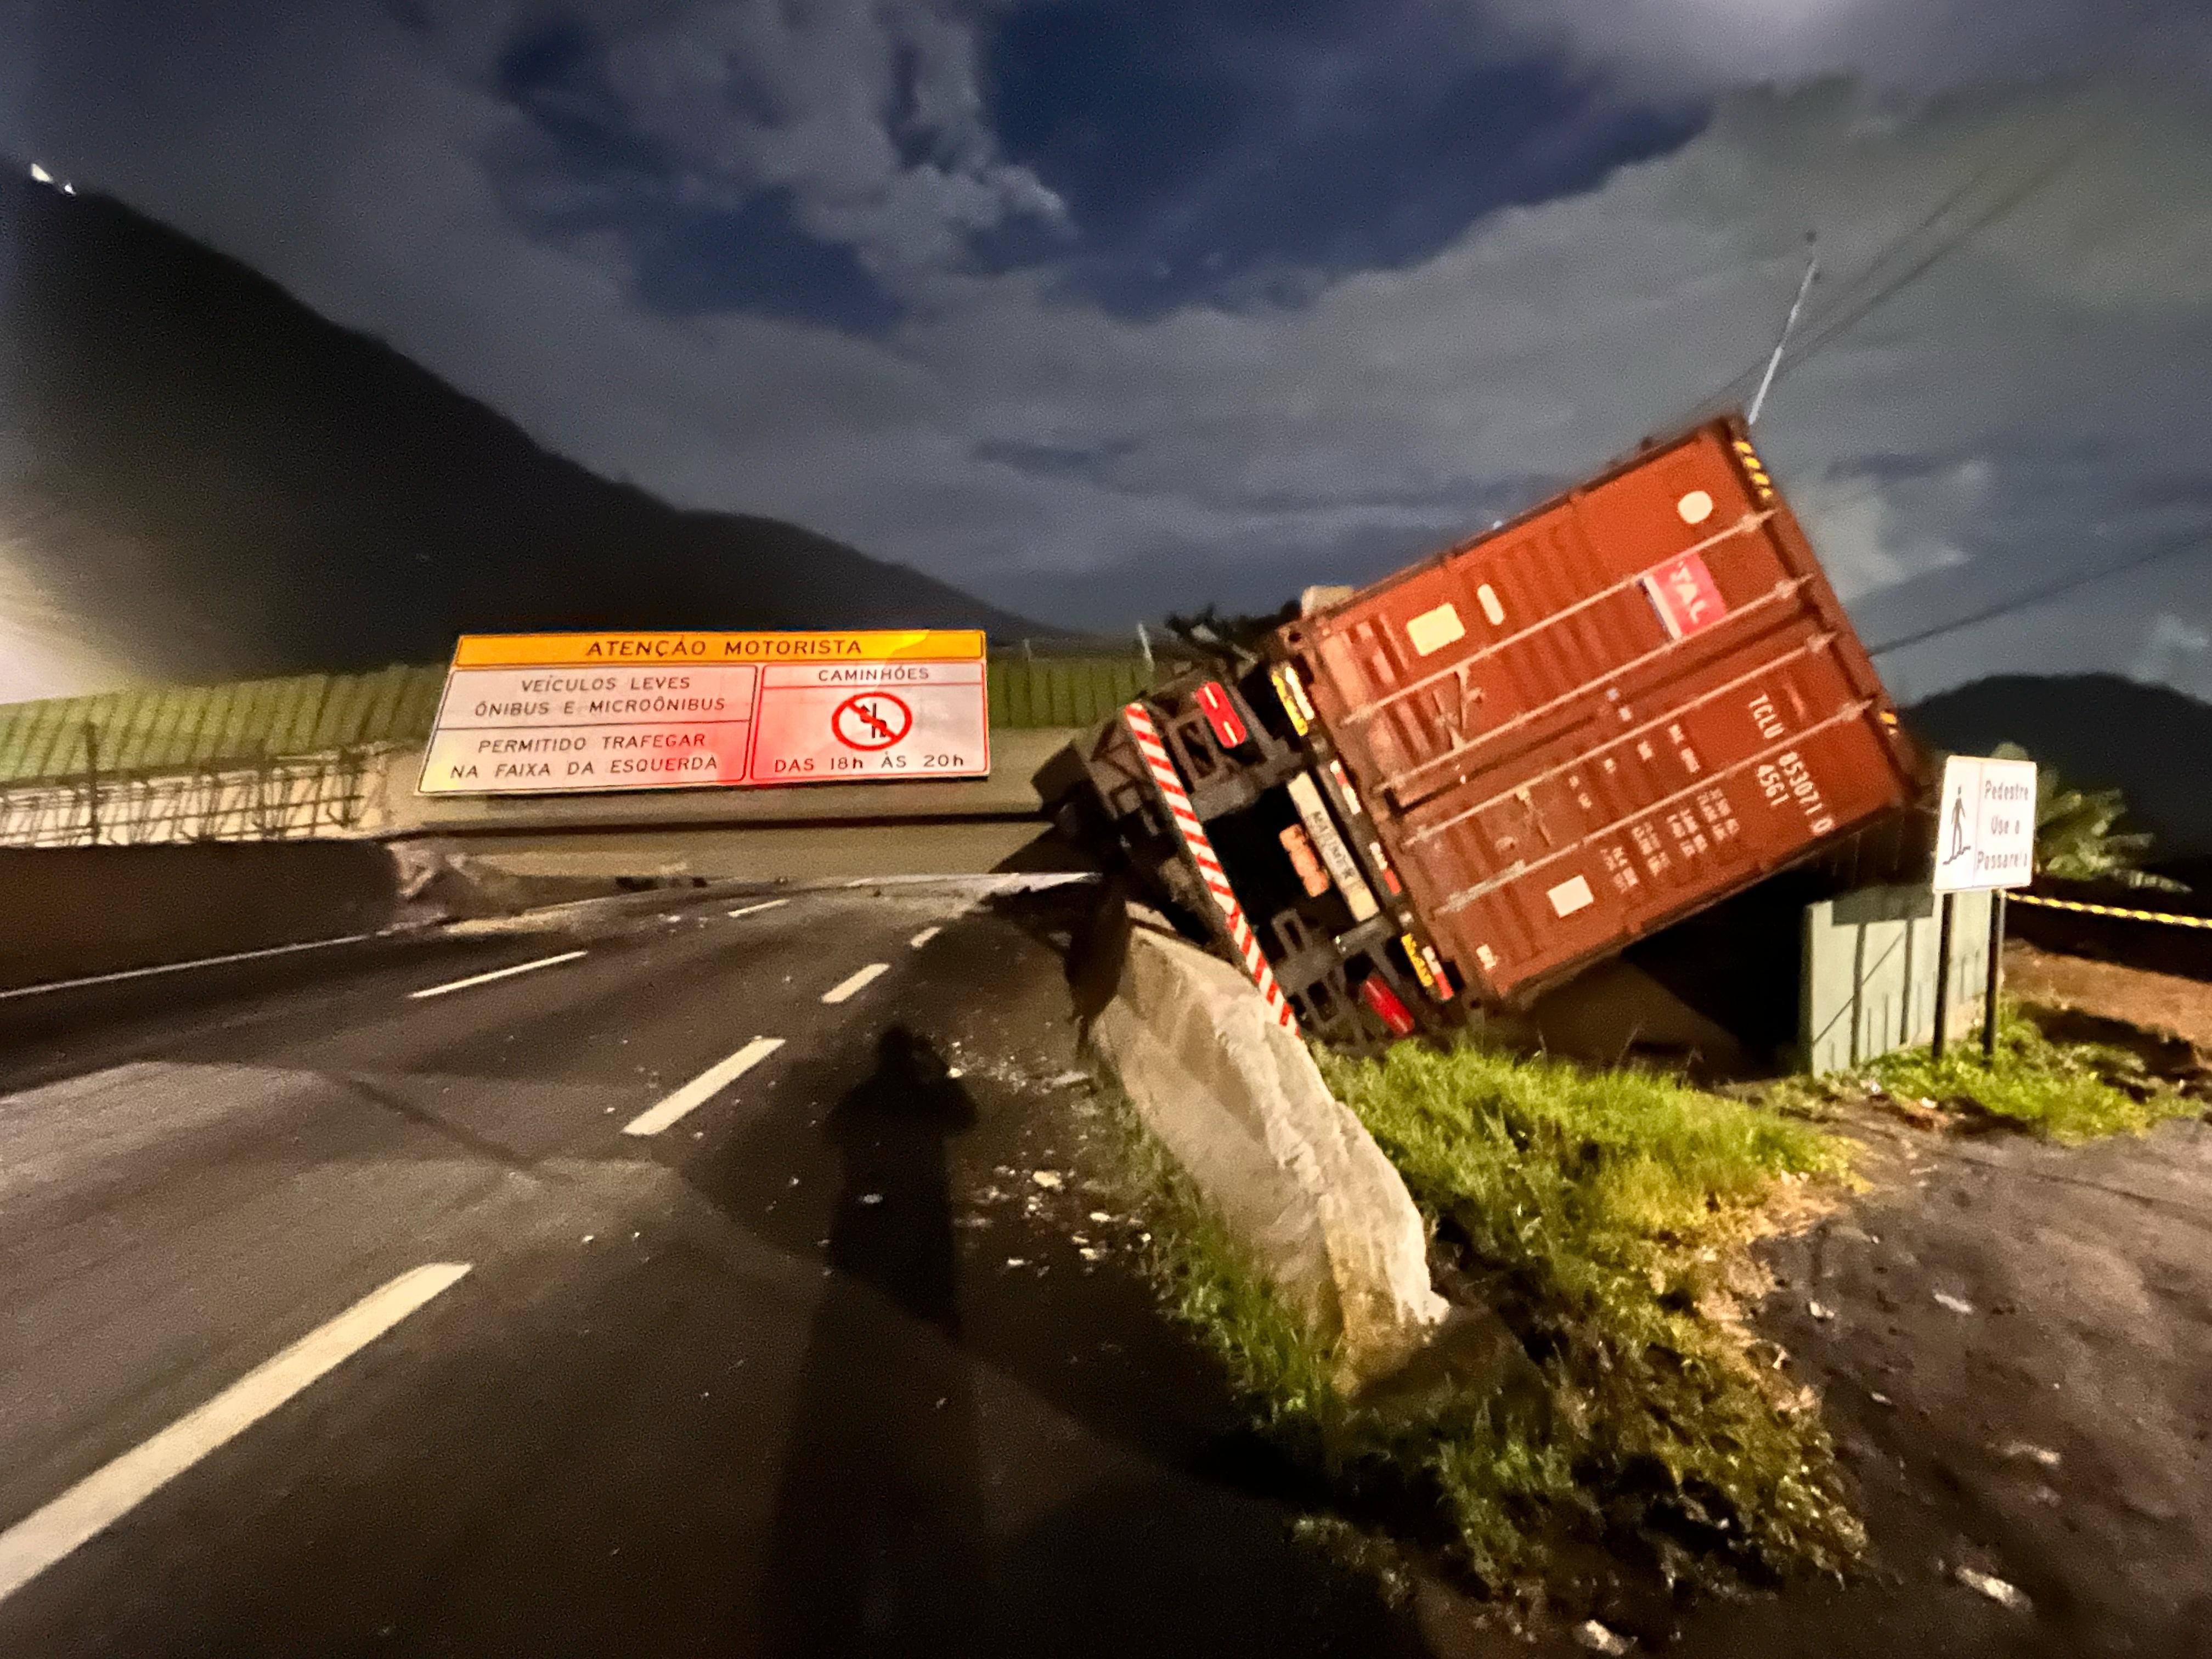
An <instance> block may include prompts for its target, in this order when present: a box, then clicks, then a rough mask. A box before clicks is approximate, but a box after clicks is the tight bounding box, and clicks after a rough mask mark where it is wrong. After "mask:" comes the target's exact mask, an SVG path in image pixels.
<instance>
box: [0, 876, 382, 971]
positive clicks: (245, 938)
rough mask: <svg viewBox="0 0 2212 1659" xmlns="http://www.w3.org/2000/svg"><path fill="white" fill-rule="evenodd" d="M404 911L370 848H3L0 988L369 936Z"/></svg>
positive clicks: (0, 901) (0, 914) (0, 904)
mask: <svg viewBox="0 0 2212 1659" xmlns="http://www.w3.org/2000/svg"><path fill="white" fill-rule="evenodd" d="M402 904H403V901H402V898H401V896H400V881H399V876H398V866H397V864H396V863H395V861H394V860H393V858H392V854H390V853H388V852H386V850H385V849H384V848H381V847H379V846H375V845H374V844H371V843H367V842H209V843H205V844H202V845H197V846H189V845H188V846H168V847H61V848H40V849H36V850H26V849H23V848H0V918H4V920H0V988H5V989H15V988H19V987H23V986H27V985H38V984H44V983H46V982H47V981H52V980H63V979H76V978H80V977H83V976H85V975H93V974H106V973H116V972H120V971H122V970H124V969H132V968H149V967H156V966H160V965H162V964H165V963H173V962H186V961H192V960H195V959H197V958H200V957H217V956H227V955H229V954H231V953H232V952H234V951H255V950H263V949H266V948H267V947H269V946H270V945H300V944H305V943H307V942H309V941H311V940H316V939H337V938H343V937H345V936H347V935H350V934H356V933H376V932H379V931H380V930H382V929H384V928H386V927H391V926H392V925H393V924H394V923H395V922H396V921H398V920H399V919H400V916H401V912H402Z"/></svg>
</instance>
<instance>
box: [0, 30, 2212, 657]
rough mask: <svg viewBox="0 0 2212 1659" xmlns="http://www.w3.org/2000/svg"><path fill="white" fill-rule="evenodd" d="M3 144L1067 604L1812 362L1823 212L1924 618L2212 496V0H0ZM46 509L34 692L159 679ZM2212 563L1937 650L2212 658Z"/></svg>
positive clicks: (1895, 552) (1622, 429) (1796, 374)
mask: <svg viewBox="0 0 2212 1659" xmlns="http://www.w3.org/2000/svg"><path fill="white" fill-rule="evenodd" d="M0 154H6V155H15V156H17V157H21V158H23V159H24V160H30V159H33V158H35V159H37V160H39V161H41V162H42V163H43V164H44V165H45V166H46V167H48V168H49V169H51V170H52V173H54V174H55V175H56V176H57V177H61V178H67V179H72V180H74V181H76V184H77V185H78V186H79V187H80V188H81V189H96V190H99V191H105V192H107V193H110V194H112V195H114V196H116V197H118V198H120V199H122V200H123V201H125V202H126V203H128V204H131V205H132V206H134V207H136V208H137V209H139V210H141V211H143V212H145V213H147V214H149V215H151V216H154V217H155V218H158V219H161V220H162V221H165V222H168V223H170V224H173V225H175V226H177V227H178V228H181V229H183V230H185V231H186V232H188V233H190V234H193V235H195V236H197V237H200V238H202V239H204V240H207V241H209V242H210V243H212V244H213V245H214V246H217V247H219V248H221V249H222V250H224V251H225V252H229V253H232V254H234V255H236V256H237V257H239V258H242V259H244V260H245V261H246V262H247V263H248V264H252V265H253V266H255V267H256V268H258V269H259V270H262V271H264V272H265V273H267V274H268V275H270V276H272V277H274V278H275V279H276V280H277V281H278V282H280V283H283V285H284V286H286V287H287V288H289V289H290V290H292V291H293V292H294V293H295V294H296V295H298V296H299V297H301V299H302V300H304V301H306V302H307V303H308V304H309V305H311V306H313V307H314V308H316V309H317V310H319V311H320V312H322V313H324V314H325V315H326V316H329V317H331V318H332V319H335V320H337V321H338V322H341V323H343V324H345V325H349V326H351V327H356V328H360V329H363V330H365V331H368V332H370V333H373V334H374V335H377V336H379V337H381V338H384V339H386V340H387V341H389V342H390V343H392V345H394V346H395V347H397V348H398V349H400V350H402V351H404V353H406V354H407V355H408V356H411V357H413V358H415V359H416V361H418V362H421V363H422V364H424V365H425V366H426V367H428V368H430V369H431V370H433V371H434V372H435V373H436V374H440V375H441V376H442V377H444V378H445V379H447V380H450V381H452V382H453V384H454V385H456V386H459V387H460V388H461V389H462V390H464V391H465V392H470V393H471V394H472V395H475V396H477V397H480V398H484V399H485V400H487V401H488V402H489V403H491V404H494V405H495V407H497V408H498V409H500V410H502V411H503V412H505V413H506V414H507V415H508V416H512V417H513V419H515V420H516V421H518V422H520V423H521V424H522V425H523V426H524V427H526V428H527V429H528V430H529V431H530V432H531V433H532V435H535V436H536V437H537V438H538V439H539V440H540V441H543V442H544V443H546V444H547V445H549V446H550V447H553V448H555V449H557V450H559V451H561V452H562V453H566V454H568V455H570V456H573V457H574V458H575V459H578V460H580V461H582V462H584V463H585V464H586V465H590V466H592V467H593V468H595V469H597V470H599V471H602V472H605V473H606V474H608V475H610V476H614V477H623V478H628V479H631V480H634V481H635V482H637V483H640V484H642V485H644V486H646V487H647V488H648V489H653V490H654V491H655V492H657V493H659V494H660V495H664V496H665V497H666V498H667V499H669V500H671V501H676V502H678V503H680V504H683V505H687V506H701V507H718V508H726V509H730V510H733V511H744V512H753V513H770V514H775V515H778V516H781V517H785V518H788V519H791V520H795V521H797V522H799V523H801V524H804V525H806V526H810V527H811V528H814V529H817V530H819V531H822V532H826V533H828V534H829V535H832V536H836V537H839V538H842V539H845V540H847V541H849V542H851V543H852V544H854V545H855V546H858V547H860V548H861V549H863V550H866V551H867V552H870V553H872V554H875V555H878V556H882V557H885V558H890V559H895V560H898V561H901V562H906V563H909V564H912V565H915V566H916V567H918V568H921V569H924V570H927V571H928V572H930V573H931V574H935V575H938V576H940V577H942V578H944V579H945V580H951V581H953V582H956V583H958V584H960V585H961V586H964V587H966V588H968V589H969V591H970V592H975V593H976V594H978V595H981V596H983V597H985V598H987V599H990V600H991V601H993V602H994V603H996V604H999V605H1005V606H1007V607H1010V608H1012V609H1016V610H1019V611H1024V612H1026V613H1027V614H1029V615H1031V616H1034V617H1040V618H1042V619H1046V620H1048V621H1052V622H1055V623H1067V624H1075V625H1082V626H1088V627H1096V628H1099V629H1121V628H1124V627H1126V626H1127V624H1128V623H1131V622H1133V621H1134V620H1135V619H1137V618H1139V617H1152V618H1157V617H1159V616H1160V615H1162V614H1163V613H1164V611H1168V610H1170V609H1172V608H1178V607H1188V606H1191V605H1196V604H1199V603H1200V602H1203V601H1206V600H1209V599H1211V600H1215V601H1218V602H1220V603H1222V604H1223V605H1226V606H1229V607H1231V608H1243V609H1253V610H1258V609H1263V608H1271V607H1273V605H1276V604H1277V603H1279V601H1280V600H1281V599H1284V598H1285V597H1286V596H1287V595H1289V594H1291V593H1292V592H1295V591H1296V590H1297V587H1298V586H1301V585H1303V584H1304V583H1306V582H1309V581H1316V580H1329V579H1332V578H1341V579H1364V578H1370V577H1372V576H1374V575H1376V574H1380V573H1381V572H1382V571H1383V570H1385V569H1387V568H1389V567H1390V566H1391V565H1393V564H1395V563H1397V562H1401V561H1402V560H1404V559H1406V558H1409V557H1411V556H1415V555H1418V554H1419V553H1422V552H1425V551H1428V550H1431V549H1432V548H1434V547H1435V546H1437V544H1441V543H1443V541H1445V540H1448V539H1449V538H1454V537H1455V536H1458V535H1460V534H1463V533H1465V532H1468V530H1470V529H1473V528H1477V527H1480V526H1483V525H1486V524H1487V523H1489V522H1490V521H1491V520H1492V519H1493V518H1495V517H1497V516H1499V515H1501V514H1503V513H1508V512H1510V511H1512V510H1514V509H1516V508H1517V507H1520V506H1522V505H1525V504H1526V503H1527V502H1528V501H1531V500H1532V499H1534V497H1536V496H1537V495H1541V494H1543V493H1546V492H1547V491H1548V490H1550V489H1554V488H1557V487H1559V485H1561V484H1564V483H1568V482H1571V480H1572V479H1573V477H1575V476H1576V475H1577V474H1579V473H1581V472H1583V471H1587V470H1588V469H1589V468H1591V467H1592V466H1595V465H1598V464H1600V463H1602V462H1603V461H1605V460H1607V459H1609V458H1611V457H1612V456H1613V455H1615V454H1617V453H1620V452H1621V451H1623V450H1626V449H1627V448H1629V447H1632V446H1633V444H1634V443H1635V441H1637V440H1638V438H1639V437H1641V436H1643V435H1645V434H1646V433H1648V432H1650V431H1651V430H1653V429H1655V428H1661V427H1664V426H1667V425H1668V424H1671V423H1673V422H1675V421H1677V420H1678V419H1680V418H1681V417H1682V416H1685V415H1686V414H1687V413H1688V412H1689V411H1690V410H1692V408H1693V407H1694V406H1695V405H1697V404H1699V401H1700V400H1701V399H1703V398H1708V397H1709V396H1711V395H1713V394H1715V393H1716V392H1722V391H1723V390H1724V389H1726V388H1727V387H1728V386H1729V383H1730V382H1731V380H1735V378H1736V377H1738V376H1739V375H1740V374H1741V373H1742V372H1743V371H1745V370H1746V369H1747V368H1753V367H1755V365H1756V364H1757V363H1758V362H1759V359H1760V358H1761V357H1762V356H1764V354H1765V350H1766V349H1768V347H1769V346H1771V343H1772V340H1773V337H1774V334H1775V331H1776V329H1777V327H1778V325H1779V322H1780V319H1781V317H1782V315H1783V313H1784V311H1785V310H1786V309H1787V307H1788V304H1789V301H1790V295H1791V294H1792V293H1793V292H1794V290H1795V289H1796V282H1797V278H1798V275H1799V272H1800V270H1801V268H1802V260H1803V257H1804V254H1803V248H1804V239H1805V236H1806V233H1807V232H1808V230H1817V231H1818V233H1819V237H1820V258H1821V262H1822V267H1823V271H1824V280H1823V281H1822V282H1821V283H1820V285H1819V286H1817V287H1816V288H1815V289H1814V296H1813V300H1812V301H1811V303H1810V306H1809V307H1808V318H1807V326H1806V328H1805V330H1804V331H1803V333H1802V341H1803V343H1804V345H1805V347H1806V349H1805V351H1804V353H1803V354H1802V356H1801V357H1800V358H1799V359H1798V360H1797V362H1796V363H1795V364H1794V365H1793V366H1792V368H1791V369H1790V372H1789V373H1787V374H1785V375H1784V378H1783V380H1781V382H1780V383H1779V385H1778V388H1777V390H1776V392H1775V393H1774V396H1773V398H1772V400H1771V404H1770V405H1769V408H1768V410H1767V412H1766V415H1765V418H1764V419H1763V420H1762V422H1761V431H1762V443H1763V447H1764V448H1765V450H1766V451H1767V453H1768V455H1769V458H1770V459H1771V461H1772V463H1773V464H1774V465H1775V466H1776V468H1777V470H1778V473H1779V474H1780V476H1781V477H1782V478H1783V480H1784V483H1785V485H1786V487H1787V488H1788V489H1790V493H1791V495H1792V497H1793V499H1794V500H1795V501H1796V504H1797V505H1798V507H1799V509H1800V511H1801V513H1802V514H1803V516H1804V517H1805V518H1806V520H1808V526H1809V527H1810V529H1811V530H1812V532H1813V536H1814V544H1815V545H1816V547H1817V548H1818V549H1819V550H1820V552H1821V554H1822V556H1823V557H1824V559H1825V561H1826V563H1827V565H1828V568H1829V569H1830V572H1831V574H1832V576H1833V577H1834V578H1835V580H1836V582H1837V585H1838V589H1839V590H1840V591H1841V592H1842V593H1843V595H1844V598H1845V599H1846V600H1847V602H1849V603H1850V605H1851V607H1852V610H1853V611H1854V613H1855V615H1856V616H1857V618H1858V620H1859V623H1860V625H1861V627H1862V629H1863V632H1864V633H1865V634H1866V635H1868V636H1869V640H1870V641H1873V642H1875V643H1880V642H1881V641H1887V640H1889V639H1893V638H1899V637H1902V636H1904V635H1910V634H1913V633H1916V632H1917V631H1920V630H1922V629H1926V628H1929V627H1930V626H1932V625H1934V624H1936V623H1942V622H1943V621H1945V620H1947V619H1949V618H1952V617H1965V616H1968V615H1971V614H1973V613H1976V612H1978V611H1984V610H1988V609H1990V608H1993V607H1996V606H1999V605H2002V602H2003V601H2004V600H2005V599H2007V598H2008V597H2009V596H2012V595H2016V594H2021V593H2026V592H2030V591H2032V590H2034V589H2036V588H2038V587H2039V586H2043V585H2046V584H2049V583H2051V582H2052V581H2054V580H2058V579H2060V578H2062V577H2063V576H2064V575H2066V574H2069V573H2072V572H2077V571H2087V570H2093V569H2096V568H2103V567H2105V566H2106V565H2117V564H2119V563H2122V562H2127V561H2130V560H2134V559H2137V558H2140V557H2142V556H2145V555H2148V554H2151V553H2154V552H2157V551H2160V550H2163V549H2166V548H2168V547H2172V546H2182V545H2189V546H2197V545H2203V546H2205V547H2207V548H2208V549H2212V445H2208V442H2207V436H2208V434H2212V9H2208V8H2207V7H2205V6H2204V5H2203V0H2070V3H2069V0H2007V3H2003V4H1991V3H1987V0H1829V3H1814V0H1551V3H1546V0H1343V3H1330V0H1217V3H1210V4H1188V5H1176V4H1170V3H1165V0H1121V3H1103V0H971V3H938V4H931V3H919V0H878V3H874V4H867V3H860V0H760V3H732V4H714V3H704V0H585V3H568V4H523V3H460V0H383V3H381V4H377V3H372V0H350V3H341V0H287V3H246V0H52V3H48V0H33V3H15V0H0ZM1862 311H1863V316H1862V315H1860V313H1861V312H1862ZM1744 395H1745V397H1746V398H1747V390H1746V392H1745V394H1744ZM14 533H15V532H11V531H10V530H9V527H8V526H0V696H33V695H39V694H41V693H45V692H52V691H60V690H76V689H82V688H85V687H88V686H92V685H95V684H106V683H108V682H109V681H111V680H112V679H113V678H115V677H116V676H117V675H118V673H120V672H126V671H128V668H129V665H127V664H117V663H114V662H112V661H109V660H107V659H106V658H105V657H104V656H103V655H102V653H101V652H100V648H99V641H98V632H99V630H98V628H97V619H96V618H84V617H64V616H62V615H60V614H59V613H58V612H57V611H55V610H54V609H53V608H52V605H51V604H50V603H49V601H48V597H47V596H45V595H42V594H41V593H40V592H39V591H38V589H37V586H36V583H35V582H34V581H33V580H32V579H31V578H30V577H29V576H28V575H27V574H26V571H25V568H24V562H23V561H21V559H20V558H18V559H15V560H14V561H13V562H11V559H10V554H9V538H10V537H11V535H12V534H14ZM2208 586H2212V551H2206V552H2203V553H2196V552H2185V553H2184V554H2182V555H2181V556H2178V557H2172V558H2167V559H2166V560H2164V561H2162V562H2155V563H2151V564H2147V565H2144V566H2142V568H2139V569H2135V570H2131V571H2129V572H2127V573H2125V574H2120V575H2118V576H2116V577H2114V578H2113V579H2112V580H2110V581H2106V582H2097V583H2093V584H2091V585H2089V586H2087V587H2084V588H2082V589H2080V590H2078V591H2076V592H2072V593H2069V595H2067V596H2066V598H2065V599H2063V601H2062V602H2060V603H2057V604H2054V605H2043V606H2040V607H2032V608H2028V609H2024V610H2021V611H2016V612H2010V613H2006V614H2003V615H2001V616H2000V617H1997V618H1996V620H1994V621H1991V622H1989V623H1985V624H1983V625H1979V626H1976V627H1973V628H1971V629H1965V630H1961V631H1958V632H1954V633H1952V634H1948V635H1943V636H1942V637H1940V638H1937V639H1935V640H1931V641H1929V642H1928V643H1926V644H1925V645H1923V646H1919V647H1914V648H1912V649H1910V650H1906V651H1903V652H1900V653H1895V654H1893V655H1891V656H1889V657H1887V658H1886V659H1884V662H1883V666H1884V668H1885V671H1887V673H1888V675H1889V677H1890V678H1891V680H1892V684H1893V690H1896V691H1897V692H1898V693H1899V696H1901V697H1903V698H1905V699H1906V700H1908V701H1909V700H1911V699H1913V698H1917V697H1921V696H1927V695H1929V694H1930V693H1933V692H1935V691H1936V690H1942V689H1943V688H1944V687H1946V686H1948V685H1951V684H1956V683H1958V682H1960V681H1963V680H1966V679H1970V678H1976V677H1978V676H1979V675H1983V674H1986V673H1991V672H1999V671H2022V670H2027V671H2048V672H2058V671H2076V670H2088V669H2107V670H2113V671H2120V672H2124V673H2131V674H2135V675H2136V676H2138V677H2140V678H2151V679H2158V680H2163V681H2165V682H2166V683H2168V684H2173V685H2176V686H2178V687H2179V688H2181V689H2183V690H2188V691H2191V692H2193V693H2195V694H2197V695H2198V696H2212V603H2208V601H2207V599H2206V597H2205V595H2206V592H2207V591H2208Z"/></svg>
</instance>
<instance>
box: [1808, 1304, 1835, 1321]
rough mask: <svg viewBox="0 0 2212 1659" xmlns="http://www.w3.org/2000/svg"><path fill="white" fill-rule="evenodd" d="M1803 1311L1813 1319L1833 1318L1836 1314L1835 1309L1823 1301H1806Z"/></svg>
mask: <svg viewBox="0 0 2212 1659" xmlns="http://www.w3.org/2000/svg"><path fill="white" fill-rule="evenodd" d="M1805 1311H1806V1312H1807V1313H1808V1314H1810V1315H1812V1316H1813V1317H1814V1318H1815V1319H1833V1318H1834V1317H1835V1316H1836V1310H1834V1309H1833V1308H1832V1307H1830V1306H1828V1304H1826V1303H1825V1302H1808V1303H1807V1304H1805Z"/></svg>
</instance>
